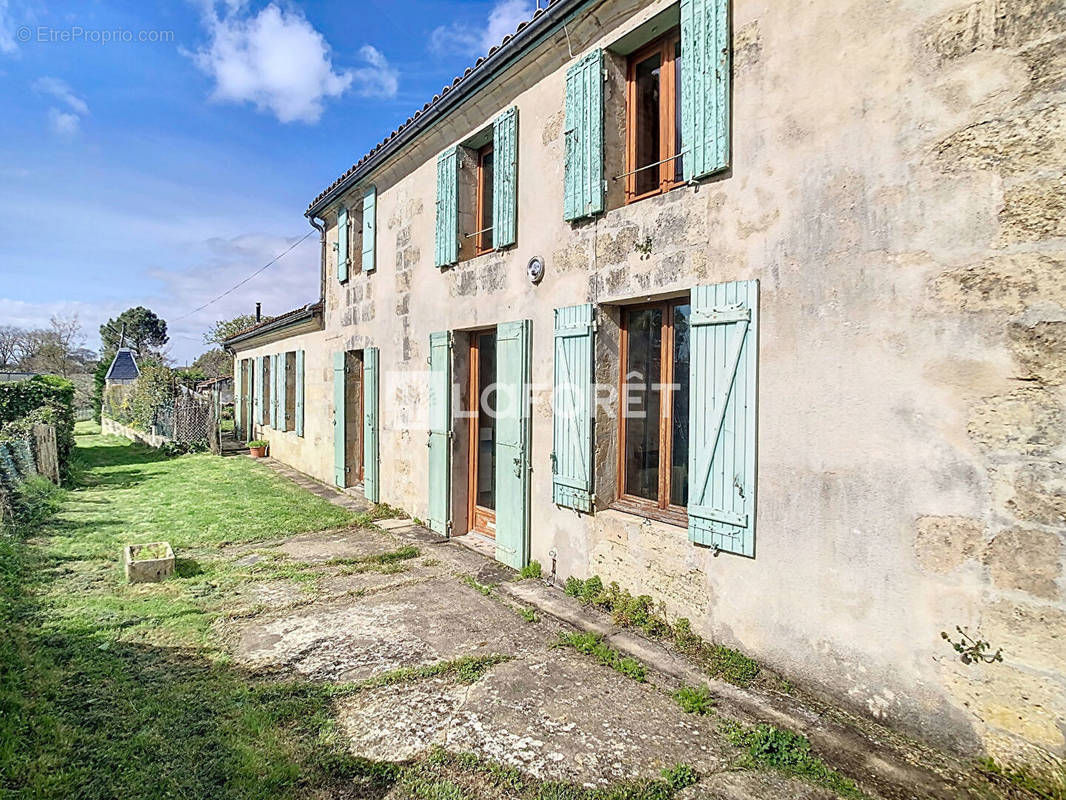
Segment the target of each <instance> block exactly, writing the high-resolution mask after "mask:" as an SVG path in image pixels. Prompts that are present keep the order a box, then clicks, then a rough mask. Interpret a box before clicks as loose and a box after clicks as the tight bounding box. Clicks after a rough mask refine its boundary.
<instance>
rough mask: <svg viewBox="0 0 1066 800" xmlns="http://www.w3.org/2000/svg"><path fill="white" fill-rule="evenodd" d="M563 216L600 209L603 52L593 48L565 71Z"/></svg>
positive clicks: (569, 217)
mask: <svg viewBox="0 0 1066 800" xmlns="http://www.w3.org/2000/svg"><path fill="white" fill-rule="evenodd" d="M564 137H565V156H564V158H565V160H564V162H563V183H564V192H563V216H564V217H565V218H566V219H567V220H575V219H581V218H582V217H589V216H592V215H594V214H600V213H602V212H603V205H604V199H603V195H604V182H603V51H602V50H593V51H592V52H591V53H589V54H588V55H586V56H584V57H583V58H582V59H581V60H580V61H578V62H577V63H576V64H574V65H573V66H571V67H570V68H569V69H568V70H567V71H566V130H565V133H564Z"/></svg>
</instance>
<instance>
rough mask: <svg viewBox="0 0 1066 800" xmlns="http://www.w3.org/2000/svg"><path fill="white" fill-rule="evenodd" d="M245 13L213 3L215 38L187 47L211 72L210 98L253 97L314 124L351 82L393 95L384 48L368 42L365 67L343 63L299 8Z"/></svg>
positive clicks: (371, 92)
mask: <svg viewBox="0 0 1066 800" xmlns="http://www.w3.org/2000/svg"><path fill="white" fill-rule="evenodd" d="M243 12H244V8H243V4H241V3H235V2H228V3H227V4H226V9H225V11H224V13H223V14H222V15H221V16H220V15H219V13H218V11H217V10H216V8H215V7H214V6H213V5H212V6H210V7H209V8H208V9H207V10H206V12H205V14H204V23H205V25H206V26H207V28H208V33H209V35H210V42H209V44H208V45H207V46H206V47H204V48H202V49H201V50H198V51H197V52H195V53H191V54H189V55H191V57H192V59H193V61H194V63H195V64H196V65H197V66H198V67H199V68H200V69H201V70H203V71H204V72H205V73H206V74H208V75H210V76H211V77H212V78H214V81H215V88H214V91H213V93H212V97H213V99H215V100H219V101H223V102H234V103H254V104H255V106H256V107H257V108H259V109H260V110H266V111H270V112H272V113H273V114H274V115H275V116H276V117H277V118H278V119H279V120H280V121H281V122H294V121H297V120H298V121H301V122H307V123H314V122H317V121H318V120H319V118H320V117H321V116H322V112H323V110H324V106H325V101H326V100H327V99H328V98H331V97H339V96H341V95H342V94H344V93H345V92H346V91H348V89H349V88H352V86H353V84H354V85H355V90H356V91H357V92H358V93H359V94H361V95H364V96H368V97H392V96H394V95H395V94H396V89H397V75H396V71H395V69H393V68H392V67H391V66H389V63H388V61H387V60H386V59H385V56H384V55H383V54H382V53H381V52H380V51H379V50H377V49H375V48H373V47H371V46H369V45H366V46H364V47H363V48H362V49H361V50H360V52H359V56H360V58H361V59H362V60H363V61H364V62H365V66H363V67H360V68H357V69H354V70H351V69H345V70H339V69H337V68H335V67H334V64H333V56H332V51H331V50H330V46H329V43H328V42H327V41H326V39H325V37H323V36H322V34H321V33H319V32H318V31H317V30H315V28H314V26H312V25H311V23H310V22H308V21H307V19H306V18H305V17H304V16H303V15H302V14H301V13H300V12H299V11H295V10H291V11H286V10H283V9H282V8H280V7H279V6H277V5H275V4H273V3H271V4H270V5H268V6H267V7H266V8H264V9H262V10H261V11H260V12H259V13H258V14H255V15H254V16H248V15H242V14H243Z"/></svg>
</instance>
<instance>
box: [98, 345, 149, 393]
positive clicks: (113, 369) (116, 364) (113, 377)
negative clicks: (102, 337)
mask: <svg viewBox="0 0 1066 800" xmlns="http://www.w3.org/2000/svg"><path fill="white" fill-rule="evenodd" d="M140 376H141V370H140V367H138V366H137V358H136V356H134V355H133V351H132V350H130V348H128V347H120V348H119V350H118V352H117V353H115V358H114V359H113V360H112V361H111V366H110V367H108V370H107V379H106V380H107V383H108V385H113V384H119V385H122V384H128V383H134V382H135V381H136V380H137V378H139V377H140Z"/></svg>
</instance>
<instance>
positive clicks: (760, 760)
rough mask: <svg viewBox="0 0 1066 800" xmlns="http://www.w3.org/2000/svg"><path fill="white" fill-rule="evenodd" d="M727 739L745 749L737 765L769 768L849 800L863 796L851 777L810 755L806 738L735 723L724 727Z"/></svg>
mask: <svg viewBox="0 0 1066 800" xmlns="http://www.w3.org/2000/svg"><path fill="white" fill-rule="evenodd" d="M725 730H726V737H727V738H728V739H729V741H730V742H732V743H733V744H735V745H737V746H738V747H743V748H746V750H747V752H746V753H745V754H744V755H743V756H742V758H741V761H740V766H742V767H749V768H756V767H757V768H761V769H772V770H776V771H778V772H783V773H785V774H788V775H794V776H796V777H798V778H803V779H804V780H806V781H809V782H810V783H813V784H816V785H818V786H824V787H825V788H827V789H831V790H832V791H834V792H836V793H837V794H839V795H841V796H843V797H848V798H855V799H856V800H858V798H863V797H865V795H864V794H863V793H862V791H861V790H860V789H859V787H858V786H856V785H855V782H854V781H852V780H851V779H850V778H846V777H844V776H843V775H841V774H840V773H839V772H837V771H836V770H834V769H833V768H832V767H830V766H829V765H827V764H826V763H825V762H824V761H822V759H820V758H818V757H817V756H815V755H814V754H812V753H811V743H810V741H809V740H808V739H807V737H806V736H802V735H801V734H798V733H794V732H792V731H787V730H782V729H780V728H776V727H774V726H773V725H766V724H763V725H757V726H756V727H754V728H750V729H744V728H742V727H740V726H739V725H737V724H736V723H728V724H727V725H726V728H725Z"/></svg>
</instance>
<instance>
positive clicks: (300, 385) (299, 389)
mask: <svg viewBox="0 0 1066 800" xmlns="http://www.w3.org/2000/svg"><path fill="white" fill-rule="evenodd" d="M294 422H295V428H296V435H297V436H303V435H304V351H303V350H297V351H296V419H295V421H294Z"/></svg>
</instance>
